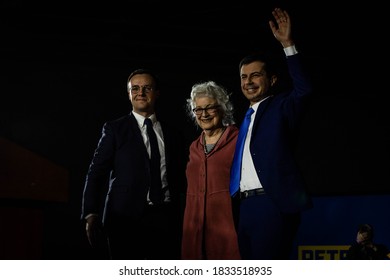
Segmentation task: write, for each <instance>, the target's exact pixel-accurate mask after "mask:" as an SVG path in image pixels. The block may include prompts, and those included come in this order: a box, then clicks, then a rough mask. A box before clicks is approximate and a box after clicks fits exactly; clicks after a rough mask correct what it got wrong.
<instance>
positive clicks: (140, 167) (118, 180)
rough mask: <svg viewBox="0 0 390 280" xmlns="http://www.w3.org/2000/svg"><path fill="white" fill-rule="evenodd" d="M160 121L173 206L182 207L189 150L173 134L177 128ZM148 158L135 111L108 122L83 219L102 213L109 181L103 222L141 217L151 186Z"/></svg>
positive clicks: (89, 177)
mask: <svg viewBox="0 0 390 280" xmlns="http://www.w3.org/2000/svg"><path fill="white" fill-rule="evenodd" d="M160 123H161V126H162V130H163V134H164V141H165V152H166V164H167V176H168V178H167V179H168V185H169V186H168V187H169V190H170V193H171V200H172V205H174V207H180V201H179V198H180V197H179V196H180V192H181V189H182V188H184V187H185V181H184V180H185V171H184V170H185V158H183V155H184V154H185V153H184V150H183V149H181V148H180V147H181V146H183V145H182V142H181V141H182V140H183V139H182V138H181V136H180V135H176V134H173V133H174V131H177V129H176V130H173V129H170V128H169V127H167V126H166V125H165V124H164V123H163V122H161V121H160ZM182 151H183V154H181V152H182ZM148 158H149V157H148V153H147V150H146V147H145V144H144V142H143V140H142V135H141V131H140V129H139V127H138V124H137V121H136V119H135V117H134V115H133V114H131V113H130V114H129V115H126V116H123V117H121V118H119V119H117V120H114V121H109V122H106V123H105V124H104V126H103V130H102V136H101V138H100V140H99V143H98V146H97V148H96V150H95V153H94V156H93V159H92V162H91V164H90V166H89V170H88V174H87V177H86V182H85V186H84V193H83V201H82V215H81V218H82V219H83V218H85V216H86V215H88V214H90V213H100V212H101V209H102V207H101V203H102V199H101V194H102V192H106V190H107V184H108V190H107V193H106V194H105V195H104V194H103V195H104V196H105V198H104V200H105V201H104V209H103V219H102V222H103V225H105V226H107V225H108V224H109V223H110V221H111V220H120V219H122V218H133V219H137V218H139V217H140V216H141V215H142V213H143V211H144V208H145V204H146V196H147V192H148V189H149V186H150V173H149V164H148ZM178 209H179V208H178ZM178 211H179V210H178Z"/></svg>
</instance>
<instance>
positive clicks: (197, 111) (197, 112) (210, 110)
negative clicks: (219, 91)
mask: <svg viewBox="0 0 390 280" xmlns="http://www.w3.org/2000/svg"><path fill="white" fill-rule="evenodd" d="M219 107H221V106H220V105H213V106H210V107H206V108H200V107H198V108H194V109H193V110H192V112H194V114H195V115H197V116H201V115H202V114H203V111H205V112H207V114H210V115H211V114H215V113H216V112H217V111H218V108H219Z"/></svg>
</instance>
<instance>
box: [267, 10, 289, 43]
mask: <svg viewBox="0 0 390 280" xmlns="http://www.w3.org/2000/svg"><path fill="white" fill-rule="evenodd" d="M272 15H273V16H274V18H275V21H276V23H277V25H276V24H275V23H274V21H272V20H270V21H269V26H270V28H271V31H272V33H273V34H274V36H275V38H276V39H277V40H278V41H279V42H280V43H281V44H282V46H283V48H286V47H290V46H292V45H294V42H293V40H292V39H291V21H290V16H289V15H288V13H287V12H286V11H283V10H282V9H280V8H276V9H275V10H273V11H272Z"/></svg>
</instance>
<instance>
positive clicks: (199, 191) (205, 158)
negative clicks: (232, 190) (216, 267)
mask: <svg viewBox="0 0 390 280" xmlns="http://www.w3.org/2000/svg"><path fill="white" fill-rule="evenodd" d="M237 135H238V129H237V127H236V126H228V127H227V128H226V130H225V132H224V133H223V135H222V136H221V138H220V139H219V141H218V142H217V143H216V146H215V147H214V149H213V150H212V151H211V152H210V153H209V154H207V155H206V154H205V152H204V144H203V142H204V135H203V132H202V134H201V135H200V136H199V138H198V139H196V140H195V141H194V142H193V143H192V144H191V146H190V158H189V162H188V164H187V169H186V175H187V181H188V186H187V196H186V207H185V212H184V223H183V240H182V259H210V260H223V259H240V254H239V249H238V241H237V234H236V231H235V227H234V221H233V212H232V200H231V197H230V194H229V180H230V167H231V165H232V161H233V155H234V149H235V146H236V141H237ZM203 233H204V234H203ZM203 238H204V244H205V245H204V246H205V247H204V248H205V254H206V255H205V256H202V243H203Z"/></svg>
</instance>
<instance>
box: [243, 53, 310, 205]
mask: <svg viewBox="0 0 390 280" xmlns="http://www.w3.org/2000/svg"><path fill="white" fill-rule="evenodd" d="M300 59H301V58H300V55H299V54H296V55H293V56H288V58H287V65H288V70H289V73H290V75H291V78H292V83H293V88H292V90H290V91H285V92H282V93H280V94H277V95H274V96H271V97H269V98H268V99H266V100H264V101H263V102H261V103H260V105H259V107H258V110H257V111H256V116H255V120H254V123H253V129H252V136H251V140H250V152H251V155H252V159H253V162H254V165H255V169H256V172H257V175H258V177H259V179H260V182H261V184H262V185H263V187H264V190H265V191H266V193H267V194H269V195H270V196H271V197H272V198H273V200H274V201H275V202H276V204H277V205H278V207H279V208H280V210H281V211H282V212H299V211H302V210H304V209H308V208H310V207H311V206H312V202H311V199H310V196H309V195H308V193H307V192H306V186H305V181H304V178H303V176H302V174H301V172H300V170H299V168H298V165H297V163H296V161H295V158H294V137H295V136H296V133H297V132H298V131H297V129H298V125H299V123H300V121H301V118H302V115H303V113H304V109H305V107H306V106H307V102H308V97H309V95H310V94H311V93H312V87H311V83H310V80H309V78H308V76H307V75H306V74H305V72H304V70H303V69H302V65H301V61H300Z"/></svg>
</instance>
